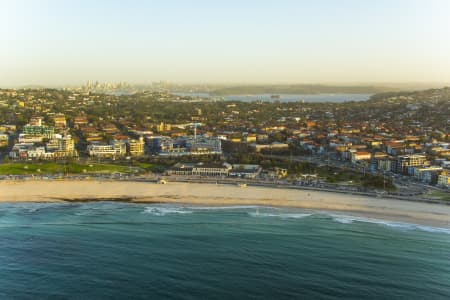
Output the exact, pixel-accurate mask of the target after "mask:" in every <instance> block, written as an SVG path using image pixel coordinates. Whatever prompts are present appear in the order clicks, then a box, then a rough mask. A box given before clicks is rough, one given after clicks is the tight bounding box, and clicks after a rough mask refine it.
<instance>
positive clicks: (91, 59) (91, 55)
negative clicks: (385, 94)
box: [0, 0, 450, 87]
mask: <svg viewBox="0 0 450 300" xmlns="http://www.w3.org/2000/svg"><path fill="white" fill-rule="evenodd" d="M87 80H99V81H128V82H137V83H148V82H151V81H157V80H169V81H174V82H225V83H240V82H241V83H256V82H264V83H269V82H273V83H283V82H289V83H305V82H306V83H308V82H342V83H346V82H392V81H394V82H433V81H438V82H450V1H447V0H442V1H440V0H423V1H416V0H404V1H402V0H376V1H372V0H329V1H325V0H314V1H312V0H305V1H301V0H293V1H288V0H272V1H264V0H254V1H253V0H247V1H246V0H217V1H214V0H205V1H200V0H198V1H196V0H184V1H181V0H179V1H176V0H158V1H152V0H147V1H133V0H127V1H124V0H120V1H114V0H108V1H107V0H87V1H84V0H73V1H64V0H54V1H52V0H34V1H33V0H29V1H25V0H0V87H7V86H18V85H26V84H40V85H63V84H80V83H84V82H85V81H87Z"/></svg>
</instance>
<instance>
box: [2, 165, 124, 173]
mask: <svg viewBox="0 0 450 300" xmlns="http://www.w3.org/2000/svg"><path fill="white" fill-rule="evenodd" d="M129 171H130V168H129V167H128V166H122V165H115V164H97V163H91V164H81V163H73V162H72V163H66V164H64V163H60V162H32V163H27V162H24V163H4V164H0V175H31V174H34V175H38V174H66V173H68V174H84V173H86V174H99V173H101V174H111V173H115V172H120V173H128V172H129Z"/></svg>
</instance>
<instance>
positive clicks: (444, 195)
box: [426, 191, 450, 201]
mask: <svg viewBox="0 0 450 300" xmlns="http://www.w3.org/2000/svg"><path fill="white" fill-rule="evenodd" d="M426 195H427V196H428V197H430V198H436V199H440V200H447V201H450V192H439V191H431V192H429V193H428V194H426Z"/></svg>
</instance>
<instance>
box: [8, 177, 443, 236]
mask: <svg viewBox="0 0 450 300" xmlns="http://www.w3.org/2000/svg"><path fill="white" fill-rule="evenodd" d="M100 200H116V201H129V202H136V203H186V204H187V203H188V204H194V205H208V206H212V205H217V206H226V205H261V206H274V207H292V208H302V209H308V210H318V211H321V210H324V211H336V212H341V213H346V212H348V213H351V214H352V215H362V216H366V217H373V218H382V219H386V220H393V221H401V222H412V223H417V224H425V225H433V226H440V227H450V206H449V205H441V204H428V203H420V202H413V201H402V200H393V199H383V198H371V197H366V196H359V195H348V194H340V193H331V192H320V191H308V190H297V189H295V190H294V189H281V188H267V187H251V186H249V187H245V188H243V187H239V186H234V185H216V184H199V183H173V182H170V183H168V184H165V185H164V184H155V183H148V182H123V181H122V182H121V181H4V182H0V202H62V201H100Z"/></svg>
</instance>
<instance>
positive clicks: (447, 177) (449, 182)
mask: <svg viewBox="0 0 450 300" xmlns="http://www.w3.org/2000/svg"><path fill="white" fill-rule="evenodd" d="M437 184H438V185H440V186H442V187H447V188H449V187H450V172H442V173H441V175H439V177H438V181H437Z"/></svg>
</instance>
